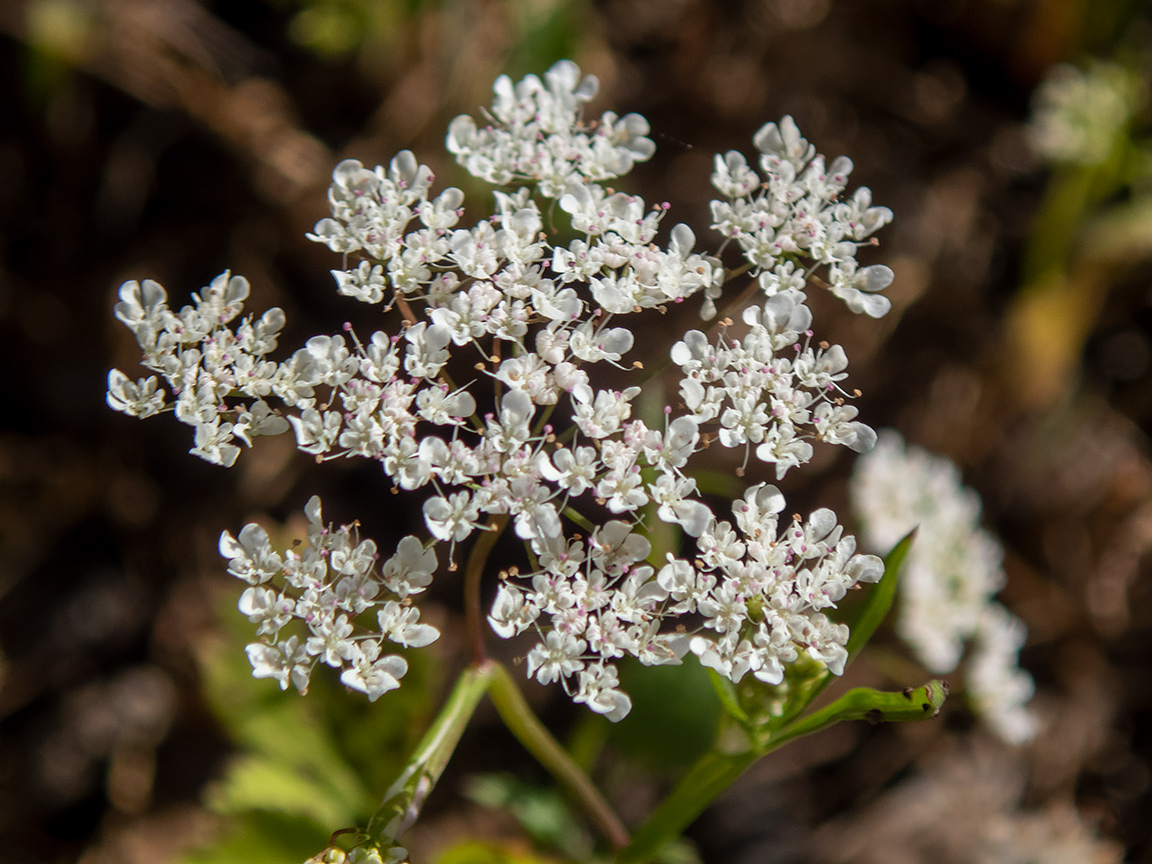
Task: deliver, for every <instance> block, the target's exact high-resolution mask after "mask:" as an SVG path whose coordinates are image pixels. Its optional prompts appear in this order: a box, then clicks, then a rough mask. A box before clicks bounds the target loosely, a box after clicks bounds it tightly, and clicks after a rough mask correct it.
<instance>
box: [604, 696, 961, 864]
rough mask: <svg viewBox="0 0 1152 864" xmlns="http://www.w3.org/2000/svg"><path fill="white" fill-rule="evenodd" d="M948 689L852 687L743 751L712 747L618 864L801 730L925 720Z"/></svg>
mask: <svg viewBox="0 0 1152 864" xmlns="http://www.w3.org/2000/svg"><path fill="white" fill-rule="evenodd" d="M947 693H948V686H947V685H946V684H945V683H944V682H943V681H930V682H928V683H927V684H925V685H924V686H923V687H919V688H917V689H915V690H912V689H908V690H905V691H901V692H898V693H883V692H880V691H877V690H871V689H869V688H866V687H857V688H856V689H854V690H849V691H848V692H847V693H845V694H844V695H843V696H841V697H840V698H839V699H837V700H836V701H835V702H833V703H832V704H831V705H829V706H827V707H826V708H823V709H821V710H820V711H817V712H815V713H813V714H810V715H809V716H807V717H804V718H802V719H800V720H797V721H796V722H794V723H792V724H790V725H789V726H786V727H785V728H784V729H782V730H780V731H779V732H776V733H773V734H771V735H770V736H769V737H768V738H767V740H763V741H762V742H759V743H756V744H754V745H753V746H750V747H749V748H748V749H747V750H744V751H742V752H739V753H724V752H721V751H720V750H718V749H715V748H713V749H712V750H710V751H709V752H707V753H705V754H704V755H703V756H701V757H700V758H699V759H698V760H697V761H696V764H695V765H693V766H692V767H691V768H690V769H688V773H687V774H685V775H684V777H683V779H681V780H680V782H679V783H677V784H676V787H675V788H674V789H673V790H672V792H671V794H669V795H668V797H667V798H665V799H664V801H663V802H661V804H660V806H659V807H657V808H656V811H655V812H654V813H653V814H652V815H651V816H650V817H649V818H648V821H647V822H645V823H644V824H643V825H642V826H641V827H640V828H639V830H637V831H636V833H635V835H633V837H632V843H631V844H630V845H629V846H628V848H626V849H625V850H624V851H623V852H621V853H620V856H619V857H618V858H617V859H616V864H645V862H648V861H650V860H652V857H653V856H654V855H655V854H656V853H657V852H659V851H660V849H661V848H662V847H663V846H664V845H665V844H666V843H668V842H669V841H671V840H673V839H675V838H676V837H679V836H680V834H681V833H683V831H684V829H685V828H687V827H688V826H689V825H691V824H692V821H693V820H694V819H695V818H696V817H697V816H699V815H700V814H701V813H703V812H704V809H705V808H706V807H707V806H708V805H709V804H711V803H712V801H713V800H714V799H715V798H716V797H717V796H718V795H720V793H721V792H723V791H724V790H725V789H727V788H728V787H729V786H731V785H732V784H733V783H735V782H736V780H737V778H738V777H739V776H740V775H741V774H743V773H744V771H745V770H747V769H748V767H749V766H750V765H752V764H753V763H754V762H756V760H758V759H760V757H762V756H765V755H767V754H768V753H771V752H772V751H773V750H776V749H777V748H779V747H782V746H783V745H785V744H787V743H788V742H789V741H793V740H795V739H796V738H799V737H801V736H802V735H810V734H812V733H813V732H818V731H820V730H821V729H826V728H827V727H829V726H832V725H834V724H836V723H839V722H841V721H842V720H869V721H872V722H876V723H879V722H885V721H910V720H927V719H930V718H932V717H935V716H936V714H937V713H938V712H939V710H940V706H941V705H942V704H943V702H944V697H945V696H946V695H947Z"/></svg>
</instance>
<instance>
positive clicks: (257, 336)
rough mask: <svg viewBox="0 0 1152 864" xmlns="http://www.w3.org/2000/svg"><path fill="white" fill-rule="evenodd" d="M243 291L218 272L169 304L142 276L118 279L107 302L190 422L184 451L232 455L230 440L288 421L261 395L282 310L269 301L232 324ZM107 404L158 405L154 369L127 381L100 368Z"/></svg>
mask: <svg viewBox="0 0 1152 864" xmlns="http://www.w3.org/2000/svg"><path fill="white" fill-rule="evenodd" d="M247 296H248V281H247V280H246V279H244V278H243V277H242V276H232V275H231V274H229V273H222V274H221V275H219V276H217V277H216V278H215V279H214V280H212V284H211V285H209V286H208V287H207V288H205V289H204V296H203V297H201V296H200V295H198V294H193V295H192V297H193V299H194V300H195V301H196V305H194V306H185V307H184V308H183V309H181V310H180V311H179V312H173V311H171V310H170V309H169V308H168V295H167V294H166V293H165V291H164V288H163V287H161V286H160V284H159V283H157V282H153V281H152V280H151V279H145V280H144V282H143V284H141V283H138V282H126V283H124V284H123V285H122V286H120V302H119V303H117V304H116V308H115V312H116V317H117V318H119V319H120V320H121V321H122V322H123V323H124V324H125V325H126V326H127V327H128V328H129V329H130V330H131V331H132V332H133V333H134V334H136V341H137V342H138V343H139V344H140V348H141V350H142V351H143V352H144V358H143V363H144V365H145V366H146V367H148V368H149V369H153V370H155V371H157V372H160V373H161V374H162V375H163V376H164V378H165V380H166V381H167V382H168V387H169V388H170V389H171V391H172V393H173V395H174V396H175V397H176V404H175V406H174V408H175V411H176V417H177V418H178V419H179V420H180V422H182V423H187V424H188V425H189V426H194V427H196V438H195V446H194V447H193V448H192V450H191V452H192V453H193V454H195V455H197V456H199V457H200V458H201V459H205V460H207V461H209V462H213V463H215V464H217V465H228V466H230V465H232V463H234V462H235V461H236V457H237V455H239V453H240V448H239V447H238V446H237V445H236V444H233V443H232V442H233V441H234V440H236V439H239V440H241V441H243V442H244V443H245V444H248V445H249V446H251V444H252V439H253V438H254V437H256V436H257V435H278V434H279V433H281V432H284V431H286V430H287V429H288V422H287V421H286V420H285V419H284V418H283V417H280V416H278V415H276V414H274V413H272V410H271V409H270V408H269V407H268V403H267V402H265V401H264V397H265V396H267V395H269V393H272V392H274V390H276V389H277V387H276V382H277V381H278V380H280V381H281V383H282V379H278V378H277V375H278V371H279V367H277V365H276V363H274V362H272V361H271V360H266V359H265V355H266V354H268V353H269V352H270V351H273V350H274V349H275V348H276V343H277V340H278V339H279V337H280V330H281V329H282V328H283V327H284V313H283V312H282V311H281V310H280V309H276V308H273V309H269V310H268V311H267V312H265V313H264V314H263V315H262V316H261V317H260V319H259V320H258V321H253V320H252V318H250V317H249V318H245V319H244V321H243V322H242V323H241V324H240V326H239V328H237V329H236V330H235V331H233V330H232V329H231V328H229V327H228V326H226V325H227V324H228V323H229V322H230V321H232V320H233V319H235V318H236V316H237V315H239V314H240V312H241V311H242V310H243V308H244V300H245V298H247ZM277 395H279V393H278V394H277ZM225 397H230V398H231V399H232V400H233V401H232V404H231V405H228V406H225V403H224V400H225ZM237 399H251V400H252V401H251V402H243V401H240V402H237V401H236V400H237ZM108 404H109V405H110V406H112V407H113V408H115V409H116V410H117V411H123V412H124V413H125V414H129V415H132V416H134V417H150V416H151V415H153V414H156V413H157V412H159V411H161V410H163V409H164V408H165V407H166V403H165V399H164V392H163V391H162V390H160V389H159V384H158V382H157V380H156V377H155V376H152V377H150V378H146V379H145V378H141V379H140V380H139V381H136V382H133V381H132V380H131V379H130V378H129V377H128V376H127V375H125V374H124V373H123V372H121V371H120V370H119V369H113V370H112V371H111V372H109V373H108ZM225 415H227V416H229V417H231V418H232V419H231V420H225V419H224V417H225Z"/></svg>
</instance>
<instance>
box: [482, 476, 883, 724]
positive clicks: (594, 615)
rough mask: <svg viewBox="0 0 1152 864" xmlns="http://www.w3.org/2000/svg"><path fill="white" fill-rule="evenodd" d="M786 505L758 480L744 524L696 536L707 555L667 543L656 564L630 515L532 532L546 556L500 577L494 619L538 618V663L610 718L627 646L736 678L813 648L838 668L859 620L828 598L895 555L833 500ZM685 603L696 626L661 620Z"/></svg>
mask: <svg viewBox="0 0 1152 864" xmlns="http://www.w3.org/2000/svg"><path fill="white" fill-rule="evenodd" d="M784 506H785V505H784V496H783V495H781V494H780V491H779V490H778V489H776V487H774V486H769V485H767V484H763V483H761V484H758V485H756V486H753V487H751V488H750V489H749V490H748V491H747V493H746V494H745V496H744V498H743V500H741V501H739V502H737V503H736V504H735V505H734V506H733V508H732V510H733V514H734V516H735V520H736V528H737V529H738V530H734V529H733V526H732V525H731V524H730V523H728V522H717V521H716V520H715V519H711V518H710V519H709V521H708V523H707V526H706V527H705V528H704V530H703V531H701V532H700V536H699V537H698V538H697V541H696V543H697V548H698V550H699V552H700V557H699V558H698V559H697V560H696V561H695V562H689V561H686V560H683V559H679V558H674V557H673V556H672V555H671V554H669V555H668V560H667V563H666V564H664V566H663V567H661V568H660V570H659V571H656V569H655V568H654V567H652V566H651V565H649V564H648V563H647V558H648V555H649V554H650V552H651V545H650V544H649V542H648V541H647V540H646V539H645V538H644V537H643V536H642V535H641V534H639V533H636V532H635V531H634V530H633V526H631V525H629V524H627V523H625V522H620V521H612V522H608V523H607V524H605V525H603V526H601V527H598V528H597V529H596V530H595V531H594V532H593V533H592V536H591V537H590V538H589V541H588V545H587V548H585V544H584V543H583V542H581V541H580V540H579V539H572V540H569V539H567V538H563V537H559V538H545V537H542V538H537V539H534V540H533V541H532V548H533V550H534V552H535V553H536V556H537V560H538V562H539V568H538V569H537V570H536V571H535V572H532V573H527V574H523V575H520V576H519V577H518V578H520V579H522V580H523V581H525V582H529V583H530V584H525V585H523V586H518V585H516V584H513V583H512V581H511V580H510V579H509V580H507V581H505V582H504V583H503V584H502V585H501V586H500V589H499V592H498V593H497V596H496V600H495V603H494V604H493V608H492V613H491V615H489V618H488V621H489V623H490V624H491V626H492V629H493V630H494V631H495V632H496V633H497V634H498V635H500V636H502V637H505V638H510V637H512V636H514V635H516V634H518V633H521V632H523V631H524V630H527V629H529V628H533V629H535V631H536V633H537V634H538V636H539V637H540V641H539V642H538V643H537V645H536V646H535V647H534V648H533V649H532V650H531V652H529V654H528V674H529V675H534V676H535V677H536V679H537V680H538V681H539V682H540V683H542V684H548V683H550V682H552V681H556V680H560V681H561V682H562V683H563V686H564V687H565V689H566V690H567V691H568V692H569V693H570V694H571V695H572V697H573V699H574V701H576V702H580V703H584V704H586V705H588V707H589V708H591V709H592V710H593V711H596V712H598V713H600V714H605V715H607V716H608V718H609V719H612V720H618V719H620V718H621V717H623V716H624V715H625V714H627V713H628V710H629V708H630V707H631V700H630V699H629V698H628V696H627V694H625V693H623V692H621V691H620V690H619V689H617V685H618V677H617V670H616V667H615V665H614V664H613V663H612V662H611V661H613V660H615V659H617V658H620V657H623V656H625V655H630V656H633V657H636V658H637V659H639V660H640V662H641V663H643V664H644V665H646V666H659V665H665V664H677V663H679V662H680V661H681V659H682V658H683V657H684V655H685V654H687V653H688V652H689V651H691V652H692V653H693V654H695V655H697V656H698V657H699V659H700V662H701V663H702V664H703V665H705V666H708V667H709V668H712V669H715V670H716V671H717V672H719V673H720V674H721V675H723V676H724V677H725V678H728V679H729V680H731V681H734V682H735V681H740V680H741V679H742V678H743V677H744V676H745V675H746V674H747V673H748V672H751V673H752V674H753V675H754V676H755V677H756V678H758V679H760V680H761V681H764V682H766V683H768V684H779V683H780V682H781V681H782V680H783V678H784V666H785V664H787V663H791V662H793V661H795V660H796V659H797V658H798V657H799V652H800V651H801V650H804V651H806V652H807V653H808V655H809V656H810V657H813V658H815V659H816V660H819V661H821V662H822V663H824V664H825V665H826V666H827V668H828V669H830V670H832V672H834V673H835V674H837V675H839V674H841V673H842V672H843V671H844V663H845V662H846V660H847V659H848V654H847V651H846V649H845V645H846V644H847V641H848V628H847V627H846V626H844V625H843V624H836V623H833V622H832V621H830V620H829V619H828V617H827V616H826V615H825V614H824V612H823V611H822V610H825V609H828V608H830V607H834V606H835V605H836V603H837V601H839V600H840V599H841V598H843V597H844V595H845V594H846V593H847V592H848V591H849V590H850V589H851V588H853V587H855V586H856V585H857V584H858V583H860V582H875V581H877V580H878V579H879V578H880V576H881V575H882V574H883V571H884V565H883V562H881V560H880V559H879V558H877V557H875V556H874V555H857V554H855V550H856V541H855V539H854V538H853V537H851V536H847V537H845V536H843V532H842V529H841V528H840V526H839V525H837V524H836V515H835V514H834V513H833V512H832V511H831V510H826V509H823V510H817V511H816V512H815V513H813V514H812V515H811V517H810V518H809V519H808V521H807V522H801V521H800V519H799V517H796V518H795V520H794V521H791V522H788V523H786V524H785V526H784V527H783V529H781V528H780V527H779V525H778V519H779V514H780V513H781V511H782V510H783V509H784ZM688 615H694V616H696V620H697V621H698V622H699V623H698V624H697V625H696V626H695V628H694V629H693V630H691V631H690V630H688V629H687V628H686V627H685V626H684V625H683V624H678V625H677V626H676V628H675V629H673V630H671V631H669V630H667V629H666V628H664V627H663V626H662V625H663V624H664V622H665V620H666V619H668V620H672V621H674V622H675V621H676V620H677V619H680V618H682V617H683V616H688ZM542 620H543V621H545V622H546V625H547V626H546V627H545V626H542V625H541V621H542Z"/></svg>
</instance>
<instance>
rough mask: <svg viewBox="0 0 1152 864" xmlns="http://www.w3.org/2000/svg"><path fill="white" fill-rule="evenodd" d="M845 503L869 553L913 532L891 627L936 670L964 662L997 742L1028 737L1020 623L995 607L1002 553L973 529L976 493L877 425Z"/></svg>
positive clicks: (973, 695) (1030, 723)
mask: <svg viewBox="0 0 1152 864" xmlns="http://www.w3.org/2000/svg"><path fill="white" fill-rule="evenodd" d="M852 504H853V509H854V510H855V512H856V514H857V517H858V519H859V521H860V522H861V524H862V525H863V527H864V533H863V537H864V541H865V544H866V545H867V546H868V548H870V549H876V550H879V551H884V552H887V550H889V549H890V548H892V546H894V545H895V544H896V543H897V542H898V541H899V540H900V539H901V538H902V537H903V536H904V535H906V534H907V533H908V532H909V531H911V530H912V529H913V528H917V529H918V530H917V533H916V539H915V541H914V542H913V544H912V548H911V551H910V552H909V554H908V557H907V559H906V560H905V562H904V567H903V570H902V571H901V576H900V617H899V620H898V623H897V629H898V631H899V633H900V635H901V637H902V638H903V639H905V640H906V641H907V642H908V644H909V645H911V647H912V649H913V650H914V651H915V652H916V655H917V657H918V658H919V659H920V661H921V662H922V663H923V664H924V665H925V666H926V667H927V668H928V669H929V670H931V671H932V672H934V673H936V674H946V673H949V672H952V671H954V670H955V669H956V668H957V667H958V666H959V665H960V661H961V658H962V657H963V654H964V649H965V644H966V643H968V644H970V645H971V649H970V652H969V655H968V657H967V658H965V690H966V692H967V694H968V697H969V699H970V700H971V702H972V704H973V708H974V710H975V711H976V712H977V713H978V714H980V715H981V716H983V717H984V718H985V719H986V720H987V721H988V723H989V724H990V725H991V726H992V728H993V729H994V730H995V731H996V732H997V734H999V735H1000V736H1001V737H1002V738H1004V739H1005V740H1008V741H1011V742H1014V743H1019V742H1021V741H1025V740H1027V739H1028V738H1030V737H1031V736H1032V735H1033V733H1034V731H1035V729H1034V725H1035V724H1034V720H1033V717H1032V715H1031V714H1030V713H1029V711H1028V707H1027V703H1028V701H1029V699H1031V697H1032V690H1033V684H1032V679H1031V677H1030V676H1029V675H1028V674H1027V673H1026V672H1024V671H1022V670H1021V669H1019V668H1018V659H1017V658H1018V655H1019V652H1020V648H1021V647H1023V645H1024V641H1025V637H1026V632H1025V629H1024V624H1023V622H1022V621H1020V620H1019V619H1018V618H1016V617H1015V616H1013V615H1012V614H1011V613H1010V612H1008V610H1007V609H1005V608H1004V607H1003V606H1001V605H1000V604H999V603H996V602H994V601H993V599H992V598H993V597H994V596H995V594H996V593H997V592H998V591H999V590H1000V589H1001V588H1002V587H1003V586H1004V571H1003V570H1002V569H1001V560H1002V558H1003V551H1002V550H1001V548H1000V545H999V544H998V543H997V542H996V540H994V539H993V538H992V536H991V535H990V534H989V533H988V532H987V531H985V530H983V529H982V528H980V498H979V496H978V495H977V494H976V493H975V492H974V491H972V490H971V489H969V488H967V487H965V486H964V484H963V481H962V479H961V477H960V472H959V471H957V469H956V466H955V465H953V464H952V463H951V462H949V461H948V460H947V459H943V458H940V457H938V456H933V455H932V454H930V453H928V452H927V451H926V450H923V449H921V448H919V447H906V446H905V444H904V441H903V440H902V439H901V438H900V436H899V435H898V434H897V433H895V432H893V431H891V430H885V431H884V432H883V433H882V434H881V435H880V437H879V440H878V441H877V444H876V446H875V448H874V449H873V450H872V451H871V452H870V453H868V454H867V455H866V456H864V457H863V458H861V459H860V460H859V461H858V462H857V463H856V467H855V472H854V475H853V478H852Z"/></svg>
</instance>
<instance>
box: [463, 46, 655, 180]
mask: <svg viewBox="0 0 1152 864" xmlns="http://www.w3.org/2000/svg"><path fill="white" fill-rule="evenodd" d="M492 89H493V91H494V92H495V96H496V98H495V99H493V100H492V107H491V108H490V109H489V111H488V116H489V117H490V119H491V121H492V122H491V123H490V124H489V125H487V126H484V127H483V128H477V126H476V122H475V121H474V120H473V119H472V118H471V117H469V116H468V115H461V116H459V117H457V118H456V119H455V120H453V121H452V123H451V125H450V126H449V127H448V139H447V145H448V151H449V152H450V153H452V154H453V155H454V156H455V157H456V159H457V161H459V162H460V164H461V165H463V166H464V167H465V168H466V169H467V170H468V173H469V174H472V175H473V176H475V177H479V178H481V179H482V180H487V181H488V182H489V183H493V184H495V185H497V186H503V185H504V184H505V183H512V182H517V183H522V182H525V181H534V182H536V183H537V184H538V188H539V190H540V194H542V195H544V196H545V197H547V198H558V197H560V195H562V194H564V192H565V191H566V190H567V189H568V188H569V186H571V185H573V184H575V185H577V186H579V185H583V184H584V183H585V182H588V181H592V182H596V181H599V180H608V179H611V178H612V177H619V176H621V175H622V174H627V173H628V172H629V171H631V170H632V166H633V165H634V164H635V163H637V162H644V161H647V160H648V159H651V158H652V154H653V153H655V152H656V145H655V144H653V143H652V140H651V139H650V138H648V137H646V136H647V135H648V121H647V120H645V119H644V118H643V117H641V116H640V115H639V114H627V115H625V116H624V117H617V116H616V115H615V114H614V113H612V112H611V111H605V112H604V114H603V115H602V116H601V117H600V120H599V122H597V123H592V124H588V125H585V124H583V123H582V122H581V118H580V111H581V107H582V106H583V105H585V104H587V103H588V102H590V101H591V100H592V99H593V97H595V95H596V92H597V91H598V90H599V89H600V83H599V82H598V81H597V80H596V77H595V76H594V75H585V76H583V77H581V75H580V67H578V66H577V65H576V64H575V63H573V62H572V61H571V60H561V61H560V62H559V63H557V64H556V65H555V66H553V67H552V68H551V69H549V70H548V72H547V73H545V75H544V80H543V81H541V80H540V79H539V78H537V77H536V76H535V75H529V76H527V77H526V78H524V80H522V81H520V82H519V83H517V84H513V83H512V81H511V79H510V78H509V77H508V76H507V75H501V76H500V77H499V78H497V79H496V83H495V85H494V86H493V88H492Z"/></svg>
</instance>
